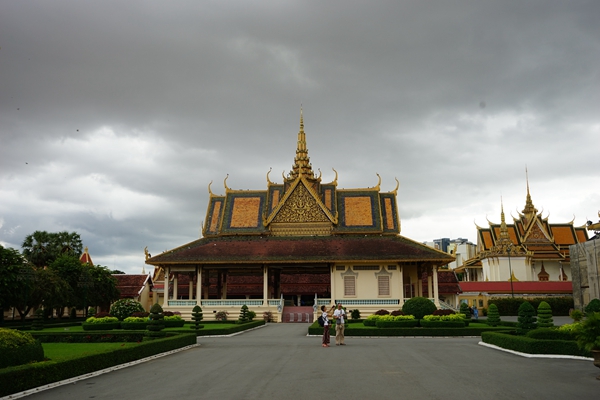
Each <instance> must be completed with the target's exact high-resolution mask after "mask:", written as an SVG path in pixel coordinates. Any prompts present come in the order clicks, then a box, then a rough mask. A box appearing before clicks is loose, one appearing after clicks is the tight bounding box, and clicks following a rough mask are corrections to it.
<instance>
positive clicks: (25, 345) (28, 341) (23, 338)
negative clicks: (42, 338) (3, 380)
mask: <svg viewBox="0 0 600 400" xmlns="http://www.w3.org/2000/svg"><path fill="white" fill-rule="evenodd" d="M0 354H1V355H2V356H1V357H0V368H5V367H11V366H14V365H21V364H27V363H30V362H34V361H43V360H44V349H43V348H42V344H41V343H40V342H39V341H37V340H35V339H34V338H33V336H31V334H29V333H27V332H21V331H17V330H14V329H4V328H0Z"/></svg>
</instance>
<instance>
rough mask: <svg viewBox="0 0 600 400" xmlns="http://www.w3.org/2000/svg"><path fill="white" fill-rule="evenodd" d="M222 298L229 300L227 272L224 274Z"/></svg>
mask: <svg viewBox="0 0 600 400" xmlns="http://www.w3.org/2000/svg"><path fill="white" fill-rule="evenodd" d="M221 298H222V299H226V298H227V270H225V271H224V272H223V290H222V292H221Z"/></svg>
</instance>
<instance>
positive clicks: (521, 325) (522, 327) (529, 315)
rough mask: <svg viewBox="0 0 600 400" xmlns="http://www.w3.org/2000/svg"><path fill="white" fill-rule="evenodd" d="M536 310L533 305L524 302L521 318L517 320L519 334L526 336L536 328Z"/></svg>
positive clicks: (521, 308) (521, 306) (520, 313)
mask: <svg viewBox="0 0 600 400" xmlns="http://www.w3.org/2000/svg"><path fill="white" fill-rule="evenodd" d="M536 320H537V318H536V316H535V309H534V308H533V306H532V305H531V303H529V302H527V301H524V302H523V303H521V305H520V306H519V317H518V318H517V333H519V334H525V333H527V331H530V330H531V329H535V328H536V325H537V324H536Z"/></svg>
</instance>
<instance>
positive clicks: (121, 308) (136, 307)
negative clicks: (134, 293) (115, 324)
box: [110, 299, 146, 321]
mask: <svg viewBox="0 0 600 400" xmlns="http://www.w3.org/2000/svg"><path fill="white" fill-rule="evenodd" d="M144 311H146V310H144V307H143V306H142V305H141V304H140V303H139V302H137V301H135V300H133V299H121V300H117V301H115V302H114V303H113V305H112V306H111V307H110V315H112V316H113V317H117V318H118V319H119V321H123V320H124V319H125V318H127V317H131V314H133V313H134V312H144Z"/></svg>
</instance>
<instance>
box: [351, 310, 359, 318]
mask: <svg viewBox="0 0 600 400" xmlns="http://www.w3.org/2000/svg"><path fill="white" fill-rule="evenodd" d="M350 316H351V317H352V319H360V310H359V309H357V308H355V309H354V310H352V312H351V313H350Z"/></svg>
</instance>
